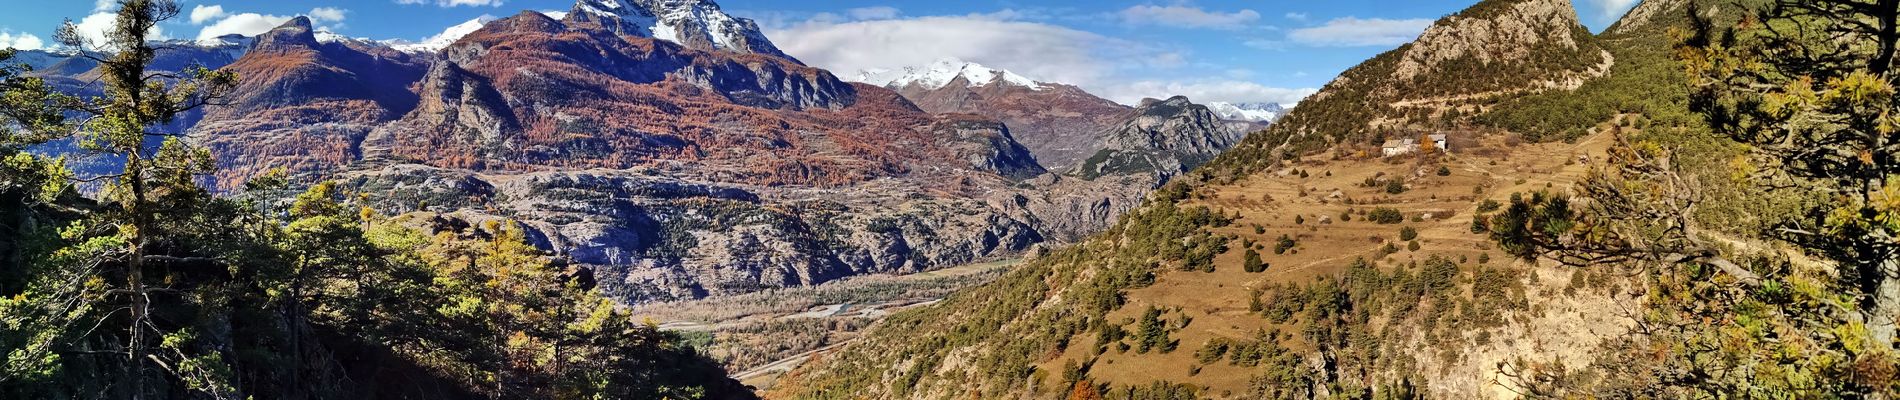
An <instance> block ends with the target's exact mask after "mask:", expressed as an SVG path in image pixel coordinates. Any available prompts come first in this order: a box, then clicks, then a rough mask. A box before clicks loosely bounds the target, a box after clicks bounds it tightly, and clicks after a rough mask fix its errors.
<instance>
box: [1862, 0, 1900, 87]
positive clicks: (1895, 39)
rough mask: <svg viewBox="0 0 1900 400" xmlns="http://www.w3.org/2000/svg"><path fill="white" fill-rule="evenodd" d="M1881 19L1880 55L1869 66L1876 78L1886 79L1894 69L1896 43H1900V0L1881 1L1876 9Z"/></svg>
mask: <svg viewBox="0 0 1900 400" xmlns="http://www.w3.org/2000/svg"><path fill="white" fill-rule="evenodd" d="M1876 8H1877V9H1878V10H1877V12H1876V15H1877V17H1878V18H1879V19H1880V27H1879V29H1880V32H1878V33H1877V36H1878V40H1879V41H1880V50H1879V51H1880V53H1879V54H1875V55H1874V60H1873V65H1871V66H1869V67H1870V68H1871V69H1872V70H1873V73H1874V75H1875V76H1880V77H1886V76H1887V72H1888V71H1890V70H1892V69H1893V58H1894V50H1895V46H1896V43H1900V0H1880V4H1879V5H1878V6H1877V7H1876Z"/></svg>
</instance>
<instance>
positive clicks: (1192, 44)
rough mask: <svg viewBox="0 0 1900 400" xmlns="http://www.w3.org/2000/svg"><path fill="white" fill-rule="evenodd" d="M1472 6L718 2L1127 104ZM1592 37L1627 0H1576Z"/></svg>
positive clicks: (1209, 84) (350, 30)
mask: <svg viewBox="0 0 1900 400" xmlns="http://www.w3.org/2000/svg"><path fill="white" fill-rule="evenodd" d="M1476 1H1477V0H1380V1H1374V0H1321V1H1293V0H953V1H944V0H822V1H819V0H811V1H789V0H718V3H719V4H720V5H721V6H722V7H723V8H724V9H725V10H726V11H727V12H729V13H732V14H734V15H737V16H741V17H747V18H752V19H754V20H757V21H758V22H759V24H760V26H761V27H763V28H764V29H765V33H766V36H767V37H769V38H770V39H771V40H772V41H773V42H774V43H776V44H778V46H779V47H780V48H781V49H783V50H785V52H786V53H789V54H791V55H792V56H794V57H797V58H799V59H800V60H802V61H804V62H806V63H807V64H810V65H814V66H818V67H823V68H826V69H829V70H831V71H832V72H833V73H835V74H837V75H838V76H840V77H843V78H847V79H850V78H852V77H854V76H856V75H857V73H858V72H859V71H861V70H864V69H869V68H884V69H899V68H902V67H906V66H921V65H927V64H930V63H931V62H933V61H936V60H938V59H942V58H956V59H961V60H964V61H970V62H976V63H980V64H983V65H986V66H989V67H993V68H1001V69H1007V70H1010V71H1012V72H1015V73H1017V74H1020V75H1024V76H1027V77H1030V78H1032V79H1036V80H1038V81H1044V82H1057V83H1066V84H1073V85H1077V86H1081V87H1082V88H1084V89H1087V90H1089V91H1090V92H1092V93H1095V94H1096V95H1099V96H1102V97H1105V98H1108V99H1110V100H1115V101H1118V102H1122V103H1127V104H1133V103H1136V102H1139V101H1140V100H1141V99H1142V98H1145V97H1157V98H1158V97H1167V96H1172V95H1185V96H1188V97H1189V98H1191V99H1193V100H1195V101H1200V102H1214V101H1221V102H1276V103H1281V104H1288V105H1291V104H1294V103H1297V102H1298V101H1299V100H1300V99H1301V98H1304V97H1305V96H1307V95H1309V94H1311V93H1313V92H1314V91H1316V90H1317V89H1318V88H1319V87H1321V86H1324V85H1325V84H1326V83H1327V82H1328V81H1331V80H1332V79H1333V77H1335V76H1337V75H1338V74H1339V73H1340V72H1342V71H1344V70H1346V69H1347V68H1351V67H1352V66H1353V65H1356V64H1358V63H1359V62H1360V61H1363V60H1365V59H1367V58H1370V57H1372V56H1374V55H1377V54H1379V53H1381V52H1384V51H1387V50H1391V49H1392V48H1395V47H1397V46H1399V45H1401V44H1403V43H1405V42H1408V41H1411V40H1412V39H1413V38H1415V37H1417V35H1418V34H1419V33H1420V32H1422V31H1424V29H1425V28H1426V27H1428V26H1430V25H1431V22H1432V21H1434V20H1436V19H1438V18H1440V17H1443V16H1445V15H1448V14H1451V13H1455V12H1457V11H1458V10H1461V9H1463V8H1465V7H1468V6H1470V5H1471V4H1473V3H1475V2H1476ZM1573 1H1574V2H1575V5H1576V7H1577V9H1578V14H1579V16H1580V17H1581V18H1582V20H1583V22H1584V24H1585V25H1587V26H1589V27H1590V28H1591V29H1592V30H1598V31H1600V30H1602V29H1604V28H1606V27H1608V26H1609V25H1610V24H1611V23H1614V22H1615V21H1616V19H1617V18H1619V17H1621V16H1622V15H1623V14H1624V13H1625V12H1626V11H1628V10H1629V8H1631V7H1633V6H1635V4H1636V3H1637V1H1638V0H1573ZM112 3H113V1H111V0H0V9H5V10H7V12H5V13H0V47H13V48H21V49H33V48H43V47H51V46H52V45H53V43H51V42H52V36H53V32H54V30H55V29H57V28H58V27H59V25H60V24H61V23H62V21H63V20H65V19H71V20H73V21H74V22H75V23H77V24H78V25H79V26H80V27H81V29H80V30H81V31H82V32H98V31H103V30H104V28H105V27H106V26H108V25H110V23H111V20H112V18H111V16H110V14H109V11H110V10H111V9H112ZM180 3H181V4H182V6H183V9H184V10H183V15H180V16H179V17H178V18H176V19H174V20H172V21H169V22H167V23H166V24H164V25H161V27H160V28H161V29H160V32H159V36H160V37H163V38H169V39H198V38H210V37H216V36H219V35H223V34H230V33H238V34H247V35H252V34H257V33H261V32H263V31H266V30H269V29H270V28H271V27H274V26H276V25H278V24H281V23H283V21H285V20H288V19H289V18H291V17H293V16H297V15H304V16H309V17H311V19H312V20H313V21H314V22H315V23H316V25H317V26H318V28H319V29H322V30H329V31H332V32H336V33H339V34H342V35H345V36H350V37H361V38H369V39H378V40H383V39H401V40H408V41H418V42H419V41H424V40H426V39H428V38H430V37H432V36H434V35H437V34H439V33H441V32H442V30H443V29H444V28H447V27H449V26H453V25H456V24H459V23H462V22H466V21H468V20H471V19H476V18H481V17H484V16H487V17H507V16H510V15H514V14H516V13H520V12H522V11H524V10H540V11H565V10H568V9H571V8H573V4H574V0H180Z"/></svg>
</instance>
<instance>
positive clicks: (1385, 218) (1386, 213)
mask: <svg viewBox="0 0 1900 400" xmlns="http://www.w3.org/2000/svg"><path fill="white" fill-rule="evenodd" d="M1366 220H1368V221H1372V222H1376V223H1379V224H1384V225H1390V224H1397V223H1401V222H1405V214H1404V213H1401V212H1399V210H1397V209H1392V208H1385V207H1380V208H1374V209H1372V212H1370V213H1367V214H1366Z"/></svg>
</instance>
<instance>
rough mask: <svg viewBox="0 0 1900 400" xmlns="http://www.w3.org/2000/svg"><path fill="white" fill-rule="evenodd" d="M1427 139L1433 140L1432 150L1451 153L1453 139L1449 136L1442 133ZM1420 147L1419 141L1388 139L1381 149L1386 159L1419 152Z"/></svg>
mask: <svg viewBox="0 0 1900 400" xmlns="http://www.w3.org/2000/svg"><path fill="white" fill-rule="evenodd" d="M1427 138H1430V139H1431V140H1432V148H1434V149H1438V150H1439V151H1443V152H1446V153H1450V152H1451V139H1450V137H1449V136H1448V135H1445V134H1443V133H1440V134H1435V135H1430V136H1427ZM1418 145H1419V143H1418V139H1412V138H1406V139H1387V140H1386V141H1385V144H1384V145H1382V146H1379V149H1380V150H1381V151H1382V152H1383V153H1384V154H1385V156H1386V157H1392V156H1397V155H1401V154H1411V153H1412V152H1415V151H1418Z"/></svg>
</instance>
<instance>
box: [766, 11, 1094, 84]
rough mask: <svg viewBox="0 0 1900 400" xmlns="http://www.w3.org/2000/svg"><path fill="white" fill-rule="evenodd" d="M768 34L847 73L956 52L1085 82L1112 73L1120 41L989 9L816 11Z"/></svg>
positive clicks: (1035, 74)
mask: <svg viewBox="0 0 1900 400" xmlns="http://www.w3.org/2000/svg"><path fill="white" fill-rule="evenodd" d="M834 17H835V16H834ZM766 36H768V37H771V38H772V39H773V41H774V42H775V43H777V44H778V45H779V47H780V48H783V49H784V50H785V52H786V53H789V54H792V55H793V56H796V57H798V58H799V59H801V60H804V61H805V62H808V63H811V64H812V65H816V66H820V67H824V68H826V69H830V70H831V71H834V72H835V73H837V74H838V75H839V76H843V77H852V76H856V74H857V72H859V71H863V70H867V69H892V70H894V69H900V68H903V67H909V66H922V65H927V64H930V63H931V62H933V61H936V60H938V59H941V58H945V57H954V58H958V59H962V60H967V61H971V62H976V63H981V64H984V65H988V66H992V67H997V68H1003V69H1008V70H1010V71H1012V72H1016V73H1018V74H1022V75H1025V76H1028V77H1031V78H1035V79H1039V80H1044V81H1051V82H1064V83H1071V84H1087V83H1093V82H1096V81H1098V80H1100V79H1102V78H1103V77H1104V76H1106V75H1107V74H1108V73H1110V72H1111V70H1112V69H1113V68H1114V66H1115V65H1116V63H1110V62H1106V61H1104V59H1103V58H1102V57H1114V55H1113V53H1114V52H1115V51H1117V50H1116V48H1118V47H1121V46H1118V44H1121V43H1118V42H1117V41H1115V40H1113V39H1110V38H1107V37H1103V36H1101V35H1097V34H1094V33H1089V32H1084V31H1080V30H1075V29H1070V28H1065V27H1061V26H1056V25H1049V24H1041V23H1033V22H1019V21H1008V20H1002V19H996V18H990V17H984V16H948V17H943V16H940V17H920V18H910V19H894V20H879V21H853V22H831V21H827V20H823V19H818V18H814V19H813V20H811V21H807V22H806V23H802V24H798V25H794V26H791V27H788V28H782V29H776V30H771V31H769V32H766Z"/></svg>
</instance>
